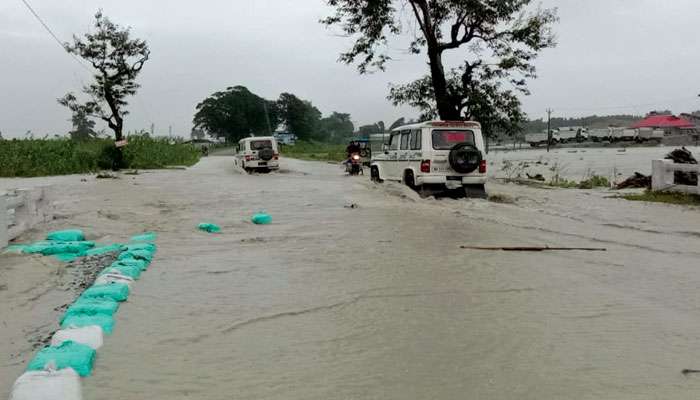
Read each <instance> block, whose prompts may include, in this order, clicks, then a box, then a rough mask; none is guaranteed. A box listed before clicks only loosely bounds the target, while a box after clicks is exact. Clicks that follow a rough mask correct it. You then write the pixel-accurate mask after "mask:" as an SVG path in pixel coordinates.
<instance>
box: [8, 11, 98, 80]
mask: <svg viewBox="0 0 700 400" xmlns="http://www.w3.org/2000/svg"><path fill="white" fill-rule="evenodd" d="M20 1H21V2H22V3H24V5H25V6H27V9H28V10H29V12H31V13H32V15H34V17H35V18H36V19H37V21H39V23H40V24H41V26H43V27H44V29H46V32H48V33H49V35H51V37H52V38H53V39H54V40H55V41H56V43H58V45H59V46H61V48H62V49H63V51H65V52H66V53H68V54H69V55H70V56H71V57H72V58H73V59H74V60H75V61H76V62H77V63H78V64H80V66H81V67H83V69H85V70H86V71H88V72H90V73H92V70H91V69H90V68H89V67H88V66H87V65H85V64H84V63H83V62H82V61H80V59H79V58H78V57H76V56H75V54H73V53H71V52H69V51H68V50H66V46H65V45H64V44H63V42H61V39H59V38H58V36H57V35H56V34H55V33H54V32H53V30H52V29H51V28H50V27H49V26H48V25H47V24H46V22H44V20H43V19H42V18H41V17H40V16H39V14H38V13H37V12H36V11H35V10H34V8H33V7H32V6H31V5H30V4H29V2H28V1H27V0H20Z"/></svg>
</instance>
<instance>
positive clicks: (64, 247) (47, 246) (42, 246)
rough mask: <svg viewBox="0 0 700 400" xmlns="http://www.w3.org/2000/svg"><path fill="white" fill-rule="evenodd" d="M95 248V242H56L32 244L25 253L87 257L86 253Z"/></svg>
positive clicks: (25, 249) (26, 248)
mask: <svg viewBox="0 0 700 400" xmlns="http://www.w3.org/2000/svg"><path fill="white" fill-rule="evenodd" d="M93 247H95V242H87V241H81V242H56V241H43V242H36V243H32V244H30V245H29V246H26V247H25V248H24V252H25V253H27V254H37V253H40V254H42V255H45V256H50V255H54V254H76V255H79V256H82V255H85V253H86V252H87V251H88V250H89V249H91V248H93Z"/></svg>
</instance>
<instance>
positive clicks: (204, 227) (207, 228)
mask: <svg viewBox="0 0 700 400" xmlns="http://www.w3.org/2000/svg"><path fill="white" fill-rule="evenodd" d="M197 229H199V230H200V231H204V232H208V233H219V232H221V227H220V226H219V225H216V224H212V223H209V222H202V223H201V224H199V225H197Z"/></svg>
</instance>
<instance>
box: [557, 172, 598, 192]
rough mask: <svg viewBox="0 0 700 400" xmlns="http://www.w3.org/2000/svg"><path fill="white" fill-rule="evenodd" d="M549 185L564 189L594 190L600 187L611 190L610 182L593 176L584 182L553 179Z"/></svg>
mask: <svg viewBox="0 0 700 400" xmlns="http://www.w3.org/2000/svg"><path fill="white" fill-rule="evenodd" d="M548 185H549V186H554V187H558V188H564V189H593V188H599V187H604V188H609V187H610V181H609V180H608V178H606V177H604V176H598V175H593V176H591V177H590V178H588V179H584V180H582V181H581V182H576V181H573V180H571V181H570V180H567V179H561V178H559V179H552V180H551V181H550V182H549V183H548Z"/></svg>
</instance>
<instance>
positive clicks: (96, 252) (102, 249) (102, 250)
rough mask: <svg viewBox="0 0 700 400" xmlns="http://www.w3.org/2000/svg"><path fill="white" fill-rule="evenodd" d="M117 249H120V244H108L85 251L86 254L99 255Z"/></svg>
mask: <svg viewBox="0 0 700 400" xmlns="http://www.w3.org/2000/svg"><path fill="white" fill-rule="evenodd" d="M117 251H122V245H120V244H111V245H109V246H101V247H95V248H93V249H90V250H88V251H86V252H85V255H86V256H101V255H102V254H107V253H114V252H117Z"/></svg>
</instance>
